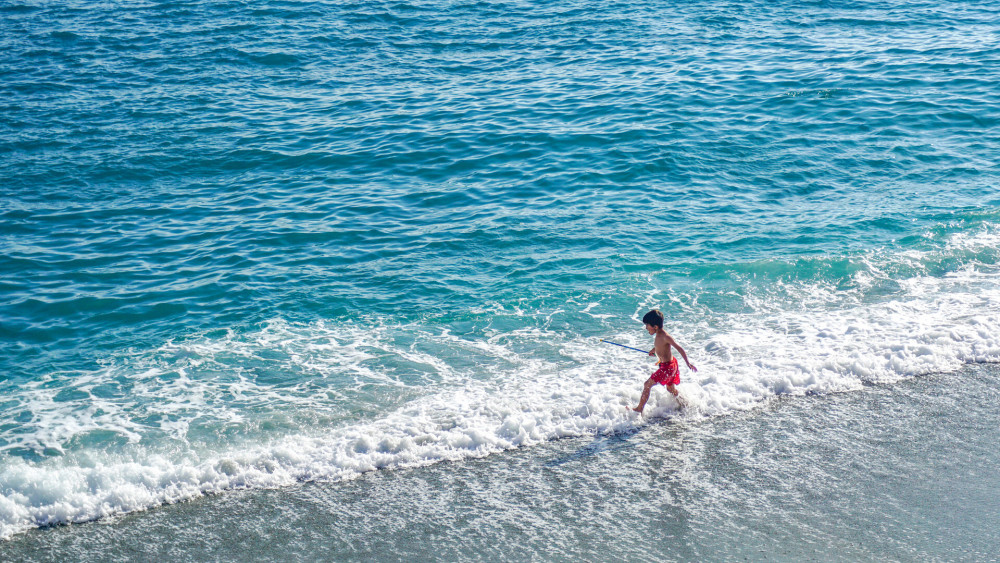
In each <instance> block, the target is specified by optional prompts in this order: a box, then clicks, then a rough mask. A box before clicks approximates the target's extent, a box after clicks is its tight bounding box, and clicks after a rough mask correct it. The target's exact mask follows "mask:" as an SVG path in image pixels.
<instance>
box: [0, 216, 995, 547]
mask: <svg viewBox="0 0 1000 563" xmlns="http://www.w3.org/2000/svg"><path fill="white" fill-rule="evenodd" d="M996 243H997V237H996V234H995V230H991V229H985V230H984V231H983V232H982V233H980V234H979V235H975V236H970V235H960V236H959V235H956V236H953V237H951V238H950V239H947V241H946V243H944V244H941V245H939V246H938V248H937V249H932V250H926V251H922V252H914V251H908V252H905V253H896V254H890V253H887V254H885V255H882V256H880V255H878V254H872V255H869V256H859V257H855V258H851V260H852V261H854V262H856V264H855V266H856V267H853V269H850V272H851V273H850V274H849V278H850V279H847V280H844V279H837V280H825V281H824V280H817V279H809V280H795V279H777V280H770V281H766V282H764V283H762V284H761V283H757V284H756V285H754V283H756V282H747V283H748V285H747V286H746V287H744V288H740V290H739V291H737V292H736V293H738V294H739V295H740V296H741V298H742V299H743V301H744V303H743V304H742V305H741V306H740V307H736V308H734V309H733V310H729V311H712V310H709V309H706V308H699V306H697V305H690V303H697V302H698V301H699V299H698V298H697V297H698V296H691V298H690V299H687V300H685V299H681V301H687V302H689V304H688V306H687V307H686V308H681V307H677V308H675V309H676V310H671V311H669V313H670V314H669V315H668V317H669V318H668V327H667V328H668V331H670V332H673V333H674V335H675V336H676V337H677V338H678V340H679V341H680V342H681V343H682V345H684V346H685V348H686V349H687V351H688V353H689V355H690V357H691V360H692V362H693V363H695V364H696V365H698V367H699V371H698V372H697V373H690V372H687V371H686V370H684V371H683V382H682V383H681V385H680V389H681V393H682V394H683V395H684V397H685V398H686V399H687V401H688V403H689V407H688V408H686V409H684V410H683V411H679V410H678V406H677V403H676V402H675V400H674V399H673V397H672V396H671V395H669V394H668V393H666V392H665V391H664V390H662V389H659V388H657V389H655V390H654V392H653V394H652V397H651V399H650V402H649V403H648V405H647V407H646V412H645V417H640V416H638V415H636V414H635V413H631V412H629V411H628V410H627V409H626V408H625V406H626V405H629V404H635V403H636V402H637V401H638V397H639V392H640V390H641V384H642V381H643V380H645V378H646V377H648V374H649V372H650V371H652V368H653V365H652V363H651V361H650V360H649V359H648V358H646V357H644V356H643V355H641V354H638V353H636V352H632V351H627V350H624V349H620V348H616V347H612V346H606V345H601V344H599V343H598V337H597V336H596V332H599V333H600V336H604V337H615V338H617V339H619V340H621V341H622V342H624V343H627V344H632V345H636V346H648V345H649V337H648V335H645V334H644V332H643V331H642V327H641V324H639V323H638V322H637V321H636V318H635V317H636V315H633V318H632V319H626V318H625V315H622V313H621V311H620V310H614V309H613V307H614V306H607V305H606V304H605V303H604V302H602V300H601V299H600V298H597V299H596V300H594V299H582V300H574V299H567V303H572V304H573V306H572V307H571V306H570V305H566V306H564V307H562V308H560V309H559V310H555V311H544V312H538V313H537V314H532V313H531V312H530V311H527V310H525V309H524V308H523V307H513V306H511V307H505V306H502V305H497V306H491V307H484V309H483V311H482V312H480V313H478V314H477V315H479V316H482V317H485V319H486V321H487V322H485V324H484V325H482V326H485V328H482V329H477V330H472V331H466V332H465V333H463V335H457V334H454V333H453V332H452V328H454V327H452V326H451V325H447V324H434V323H425V324H419V323H418V324H413V325H392V324H391V323H389V322H388V321H385V320H374V321H372V322H369V323H355V324H340V325H334V324H332V323H331V324H324V323H314V324H295V323H287V322H283V321H275V322H273V323H270V324H269V325H268V326H266V327H263V328H261V329H260V330H258V331H256V332H249V333H247V334H242V335H241V334H236V333H228V334H225V335H221V336H210V337H205V338H200V339H190V340H188V341H185V342H175V343H169V344H167V345H165V346H164V347H162V348H161V349H159V350H155V351H151V352H146V353H138V354H136V355H135V356H128V355H126V356H124V357H123V358H119V359H118V360H116V361H113V362H110V363H109V365H107V366H105V368H104V369H102V370H98V371H96V372H94V373H88V374H72V375H73V377H69V375H67V374H53V375H52V376H50V377H48V378H45V379H43V380H40V381H39V382H36V383H33V384H31V385H28V386H26V388H25V389H23V390H22V392H21V393H20V394H18V396H17V397H15V398H13V399H11V400H14V401H18V402H19V407H18V408H23V409H25V410H26V411H30V412H31V413H33V416H32V418H31V420H30V421H26V422H24V423H23V424H22V425H21V426H19V432H18V433H13V432H6V433H5V434H4V439H5V441H6V444H7V445H6V446H5V447H4V450H3V453H4V455H5V457H4V458H3V466H2V469H0V493H2V495H0V537H3V538H8V537H10V536H11V535H12V534H15V533H18V532H20V531H23V530H26V529H30V528H32V527H37V526H43V525H48V524H56V523H70V522H82V521H87V520H93V519H96V518H101V517H105V516H110V515H115V514H122V513H126V512H130V511H135V510H142V509H147V508H150V507H154V506H157V505H161V504H164V503H172V502H177V501H181V500H185V499H191V498H194V497H198V496H201V495H205V494H211V493H218V492H223V491H227V490H233V489H244V488H265V487H282V486H287V485H292V484H295V483H298V482H302V481H311V480H327V481H337V480H345V479H352V478H355V477H357V476H359V475H361V474H363V473H365V472H368V471H373V470H378V469H394V468H404V467H417V466H423V465H428V464H433V463H436V462H439V461H442V460H461V459H468V458H472V457H482V456H487V455H490V454H493V453H496V452H501V451H505V450H509V449H512V448H518V447H524V446H531V445H536V444H541V443H544V442H546V441H550V440H555V439H559V438H563V437H572V436H586V435H593V434H600V433H613V432H625V431H631V430H633V429H635V428H636V427H639V426H642V425H644V424H648V423H649V422H650V421H651V420H655V419H657V418H659V417H664V416H670V417H672V416H682V417H690V418H698V417H704V416H720V415H726V414H727V413H731V412H733V411H745V410H749V409H754V408H757V407H759V406H760V405H761V404H763V403H765V402H767V401H768V400H769V399H771V398H773V397H775V396H778V395H803V394H810V393H820V394H822V393H834V392H844V391H851V390H855V389H859V388H861V387H862V386H865V385H873V384H883V383H891V382H895V381H899V380H901V379H903V378H907V377H913V376H920V375H925V374H931V373H949V372H953V371H955V370H957V369H958V368H960V367H961V366H962V365H963V364H965V363H971V362H998V361H1000V320H998V319H1000V314H998V313H1000V310H998V309H1000V307H998V304H1000V272H998V268H997V262H998V261H1000V258H998V257H997V256H995V254H996V252H995V248H996ZM838 260H839V261H843V260H844V259H838ZM942 264H944V265H945V266H944V267H942ZM900 272H905V275H901V274H900ZM671 297H672V296H669V295H667V294H665V293H663V292H657V291H654V292H652V293H651V294H649V295H648V296H646V297H645V298H643V297H637V298H636V300H637V301H644V302H643V303H642V307H641V308H640V309H638V310H637V311H638V312H639V313H641V312H642V310H643V309H645V308H646V307H647V306H652V305H658V304H662V303H666V302H668V301H669V299H670V298H671ZM608 301H613V302H614V303H619V301H614V300H612V299H611V298H609V299H608ZM608 307H611V308H608ZM563 309H565V310H563ZM561 315H568V316H566V317H563V316H561ZM572 315H577V316H576V317H573V316H572ZM579 315H584V316H586V318H587V319H591V320H590V321H587V322H589V323H591V325H590V326H589V327H587V328H588V329H590V330H592V331H595V332H594V334H595V336H593V337H584V336H580V335H578V334H576V333H575V332H573V331H575V330H578V327H576V326H575V325H574V324H573V323H570V322H565V324H563V321H562V320H561V319H567V318H574V319H578V318H580V317H579ZM554 326H570V327H572V328H568V329H562V330H557V329H554V328H552V327H554ZM26 451H29V452H33V454H32V455H26V454H25V452H26ZM45 452H49V453H45Z"/></svg>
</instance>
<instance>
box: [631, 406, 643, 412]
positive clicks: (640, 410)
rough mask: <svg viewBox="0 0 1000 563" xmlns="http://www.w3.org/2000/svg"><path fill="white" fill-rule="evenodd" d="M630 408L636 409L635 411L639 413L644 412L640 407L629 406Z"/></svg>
mask: <svg viewBox="0 0 1000 563" xmlns="http://www.w3.org/2000/svg"><path fill="white" fill-rule="evenodd" d="M628 410H630V411H635V412H638V413H641V412H642V409H640V408H639V407H629V408H628Z"/></svg>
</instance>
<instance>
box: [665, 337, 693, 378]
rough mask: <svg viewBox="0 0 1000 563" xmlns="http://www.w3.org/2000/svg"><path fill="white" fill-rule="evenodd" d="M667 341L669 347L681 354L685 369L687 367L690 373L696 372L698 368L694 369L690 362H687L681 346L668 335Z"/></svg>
mask: <svg viewBox="0 0 1000 563" xmlns="http://www.w3.org/2000/svg"><path fill="white" fill-rule="evenodd" d="M667 341H668V343H669V344H670V345H671V346H673V347H674V348H676V349H677V351H678V352H680V353H681V357H682V358H684V363H685V364H687V367H688V369H689V370H691V371H698V368H696V367H694V365H692V364H691V362H690V360H688V355H687V353H686V352H685V351H684V348H681V345H680V344H678V343H677V341H676V340H674V339H673V337H671V336H669V335H668V336H667Z"/></svg>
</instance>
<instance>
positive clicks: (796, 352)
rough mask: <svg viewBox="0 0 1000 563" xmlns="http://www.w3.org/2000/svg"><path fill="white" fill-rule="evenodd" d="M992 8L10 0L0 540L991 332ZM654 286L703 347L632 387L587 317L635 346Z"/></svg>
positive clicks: (367, 467) (444, 464) (3, 149)
mask: <svg viewBox="0 0 1000 563" xmlns="http://www.w3.org/2000/svg"><path fill="white" fill-rule="evenodd" d="M997 31H998V29H997V19H996V18H995V14H994V13H993V10H991V9H989V7H988V6H984V5H980V4H978V3H963V2H949V3H942V2H926V3H916V4H914V3H905V4H904V3H892V2H890V3H878V4H874V3H864V2H844V3H838V4H831V3H827V2H805V3H803V2H795V3H792V2H777V3H775V2H749V3H722V2H694V3H685V4H684V5H675V4H674V3H671V2H644V3H642V4H636V3H630V2H612V3H607V2H605V3H600V4H593V3H587V2H566V3H557V4H551V3H549V4H536V3H531V2H509V3H484V2H452V3H430V2H427V3H423V2H378V1H361V2H353V3H336V4H333V5H331V4H326V3H317V2H310V1H301V2H298V1H282V2H263V3H257V4H255V5H253V6H248V5H247V4H245V3H241V2H211V3H199V2H166V3H158V4H153V3H142V2H124V3H94V2H89V1H78V2H70V3H59V4H45V3H27V2H14V3H9V2H8V3H6V4H3V5H2V6H0V100H3V101H2V102H0V108H2V110H0V226H2V230H0V296H2V299H0V394H2V396H3V397H4V398H3V400H2V401H0V420H3V421H4V422H3V423H2V424H0V537H2V538H5V539H11V538H14V539H16V538H18V537H19V536H18V534H21V533H24V532H28V531H31V530H34V529H36V528H38V527H40V526H48V525H52V524H63V523H68V522H71V523H81V522H89V521H93V520H100V519H102V518H121V519H122V520H121V521H122V522H129V521H131V520H129V518H130V516H122V515H126V514H132V515H136V517H140V516H141V517H143V518H144V517H145V516H142V515H144V514H145V511H149V510H152V511H153V514H174V513H176V512H175V511H183V510H186V508H183V507H184V506H189V505H179V506H168V507H166V508H164V506H165V505H172V503H177V502H180V501H196V502H195V504H192V505H190V506H192V507H193V506H200V505H199V504H198V502H197V501H198V499H203V498H204V497H205V496H206V495H215V494H221V495H222V497H221V498H222V499H223V500H222V501H218V502H228V501H226V500H225V499H227V498H230V496H231V497H232V498H233V499H241V498H245V495H248V494H249V495H251V497H252V496H253V495H256V494H261V495H264V497H266V498H269V499H271V500H269V501H267V502H268V503H270V504H269V505H273V506H279V507H280V506H284V505H283V504H282V503H283V502H284V501H281V500H280V499H275V498H273V497H272V496H269V495H275V494H278V495H280V494H284V493H280V492H279V493H269V492H259V491H266V490H272V489H273V490H277V491H286V492H287V491H290V490H299V489H298V488H299V487H302V483H316V485H315V486H308V487H305V488H302V489H301V490H303V491H320V490H323V491H333V492H329V493H323V494H332V495H337V494H340V493H337V492H336V491H338V489H337V488H336V487H337V486H343V487H347V489H345V490H350V487H353V486H354V485H352V483H364V482H368V481H367V480H370V479H375V480H376V482H377V481H378V480H379V479H388V480H390V481H391V480H392V479H398V478H402V477H399V476H398V475H403V474H407V475H409V474H410V473H409V472H411V471H416V468H436V469H433V470H432V473H431V474H435V473H433V472H439V471H445V470H449V469H452V468H466V467H470V468H475V467H480V468H483V469H482V471H486V472H491V471H500V468H502V467H506V466H505V464H508V463H511V462H509V461H507V460H510V459H521V460H523V462H524V463H525V464H526V465H524V466H522V468H523V469H524V470H525V471H529V472H532V471H533V469H532V467H533V466H532V465H531V463H536V464H539V463H541V464H543V463H544V462H543V461H541V459H534V458H533V457H532V456H538V457H539V458H541V457H545V456H551V455H555V454H552V453H551V451H552V448H555V449H559V448H562V447H563V446H562V445H561V444H563V441H564V440H566V441H572V440H577V441H581V442H582V443H589V442H590V441H594V440H596V441H597V443H598V444H601V443H602V442H601V440H611V439H612V438H611V437H616V436H632V435H638V436H641V435H643V434H644V433H647V432H651V431H656V430H650V428H651V427H652V428H654V429H655V428H659V426H658V424H659V423H658V422H655V421H657V420H662V419H663V418H665V417H669V418H670V419H671V420H672V421H673V422H672V423H671V424H672V425H673V424H680V425H682V426H684V427H685V428H687V427H690V426H691V425H694V427H697V426H698V425H700V424H727V422H726V421H729V420H731V421H732V422H731V423H732V424H736V423H737V422H736V421H740V420H744V418H743V417H745V416H747V415H746V413H756V412H759V411H760V410H761V409H766V408H770V406H769V405H773V404H774V403H775V402H776V401H778V402H780V401H781V400H783V398H791V397H795V398H802V397H809V398H807V399H802V400H804V401H805V402H804V403H803V404H811V403H810V401H815V400H822V399H823V398H826V397H841V395H838V393H844V394H846V395H844V396H846V397H855V396H857V397H866V396H868V395H867V394H868V393H871V392H872V391H871V389H872V388H877V389H888V390H890V391H883V392H891V393H894V392H896V391H895V390H896V389H897V387H898V386H904V387H905V386H907V385H913V383H912V381H913V380H914V379H915V378H916V379H920V378H926V377H928V376H933V377H953V376H955V374H957V373H960V370H963V369H975V368H976V366H987V365H990V364H994V363H997V362H1000V336H998V335H1000V306H998V303H1000V250H998V248H1000V244H998V243H1000V195H998V191H997V185H998V182H997V180H998V170H997V167H996V164H995V155H996V154H997V150H998V149H1000V142H998V134H1000V127H998V126H997V125H998V124H1000V103H998V102H1000V99H998V97H997V93H996V88H995V84H996V83H998V82H1000V65H998V64H997V61H998V60H1000V57H998V55H1000V50H998V49H997V47H996V43H995V41H992V40H991V39H990V38H992V37H994V36H995V35H996V33H997ZM652 307H659V308H662V309H663V310H664V311H665V312H666V314H667V329H668V331H670V332H672V333H673V334H674V336H675V337H677V339H678V341H680V342H681V344H682V345H683V346H684V347H685V348H686V349H687V351H689V352H690V354H691V356H692V361H693V362H694V363H695V364H696V365H698V367H699V368H700V369H699V371H698V372H697V373H690V372H687V371H685V372H684V373H683V375H682V377H683V383H682V384H681V390H682V392H683V393H684V394H685V395H686V396H687V397H688V398H689V399H690V400H691V404H692V408H691V409H689V410H688V411H687V412H686V413H684V414H678V413H677V410H676V404H675V403H674V402H673V400H672V399H670V398H669V397H668V396H667V395H665V394H662V393H657V394H654V397H653V399H652V400H651V402H650V405H649V406H648V407H647V413H646V414H647V418H639V417H637V416H635V415H630V414H628V413H627V412H626V411H625V409H624V408H623V405H625V404H628V403H632V402H635V401H636V400H637V398H638V393H639V390H640V388H641V382H642V381H643V380H644V379H645V377H647V374H648V373H649V372H650V371H652V366H651V365H650V364H649V363H648V360H647V359H645V358H643V357H642V356H639V355H637V354H636V353H634V352H630V351H627V350H624V349H619V348H615V347H611V346H607V345H603V344H600V342H599V340H600V339H601V338H606V339H610V340H615V341H619V342H622V343H624V344H628V345H632V346H648V335H646V334H645V333H644V332H643V331H642V326H641V323H639V321H638V319H639V318H641V316H642V314H643V313H644V312H645V311H646V310H648V309H649V308H652ZM969 366H973V367H972V368H970V367H969ZM977 373H978V372H977ZM984 373H985V372H984ZM990 373H991V372H990ZM796 400H799V399H796ZM837 400H841V399H837ZM845 400H846V399H845ZM796 404H798V403H796ZM898 408H901V409H904V411H905V409H906V408H908V407H906V406H905V404H904V405H900V406H899V407H898ZM904 414H905V412H902V413H895V414H894V415H893V417H902V418H900V420H903V419H905V416H904ZM651 420H652V421H654V422H652V423H651V422H650V421H651ZM706 420H710V421H712V422H711V423H706V422H705V421H706ZM764 424H770V423H769V422H767V423H764ZM670 428H673V426H670ZM632 442H633V440H625V443H627V444H631V443H632ZM554 444H560V445H554ZM581 447H583V446H581ZM597 447H598V448H600V447H603V446H600V445H598V446H597ZM720 447H721V446H720ZM511 450H516V453H513V454H511V453H509V452H511ZM505 452H507V453H505ZM438 466H440V467H438ZM376 470H381V471H380V472H379V473H377V474H376V475H377V476H372V472H373V471H376ZM791 470H792V468H790V467H786V468H785V471H791ZM462 471H465V469H462ZM504 471H507V470H504ZM556 471H557V470H556ZM691 471H693V472H695V473H697V471H696V470H695V469H691ZM509 472H514V473H516V471H515V470H514V469H510V470H509ZM525 478H527V476H525ZM817 478H819V477H817ZM359 479H360V480H359ZM440 479H442V481H439V482H434V481H432V482H430V484H428V485H427V487H428V489H427V490H428V491H433V490H437V489H436V488H435V487H436V485H435V483H447V480H446V478H445V477H441V478H440ZM512 479H514V480H515V481H516V479H517V478H512ZM607 479H611V480H612V481H614V479H613V478H612V477H611V476H608V477H607ZM622 479H626V477H622ZM751 481H752V479H751ZM338 484H339V485H338ZM612 485H613V484H612ZM612 485H607V484H604V485H603V486H612ZM331 487H332V488H331ZM438 488H440V487H438ZM826 490H827V494H828V495H834V492H833V491H832V490H829V489H826ZM241 491H249V492H241ZM254 491H257V492H254ZM317 494H319V493H317ZM539 494H542V492H539ZM677 494H681V493H677ZM733 495H735V493H727V494H725V495H723V497H727V498H728V497H732V496H733ZM789 495H790V496H788V497H787V498H788V499H789V502H792V503H794V502H799V503H800V504H799V507H798V508H797V509H795V510H797V511H798V512H797V514H799V515H800V516H801V515H804V514H806V513H808V512H809V507H810V506H811V505H812V504H811V503H813V501H814V500H815V499H814V498H813V497H810V496H808V495H804V494H799V493H796V494H792V493H789ZM293 496H295V497H296V498H298V493H295V494H294V495H293ZM834 496H835V495H834ZM254 498H256V497H254ZM736 498H739V497H738V495H736ZM211 502H216V501H211ZM288 502H293V501H291V500H290V501H288ZM294 502H298V501H294ZM455 502H460V501H458V500H456V501H455ZM525 502H528V503H536V504H538V505H539V506H557V505H558V503H557V502H556V501H555V500H554V499H551V498H548V497H546V496H545V495H542V496H540V497H537V498H536V497H531V498H530V499H528V500H526V501H525ZM844 502H848V503H850V502H854V501H851V500H845V501H844ZM552 503H556V504H552ZM709 506H711V507H713V510H718V511H720V512H719V514H717V515H716V516H715V518H717V519H719V518H725V517H728V515H729V514H730V513H731V512H732V511H734V510H736V509H735V508H733V507H732V506H730V505H728V504H726V502H724V499H717V502H716V503H715V504H712V503H709ZM753 509H754V507H753V506H748V507H746V510H753ZM454 510H456V511H457V510H459V507H458V506H457V505H456V506H455V508H454ZM788 510H790V511H793V512H794V510H793V509H792V508H788ZM751 513H753V514H758V513H759V512H751ZM445 514H449V513H448V512H447V511H445ZM456 514H459V513H458V512H455V513H452V514H451V515H452V516H455V515H456ZM523 516H524V517H525V518H529V519H530V518H534V516H531V514H530V511H526V512H525V513H524V514H523ZM917 517H918V516H916V515H912V518H917ZM702 518H707V520H706V521H708V522H715V521H716V520H712V518H711V517H709V516H704V515H703V516H702ZM802 518H807V516H802ZM115 521H116V522H117V521H118V520H115ZM184 522H187V520H184ZM910 524H912V523H909V524H908V523H904V524H901V526H903V527H901V528H898V529H900V530H905V529H908V528H906V527H905V526H906V525H910ZM608 525H609V526H610V525H611V524H610V523H608ZM114 526H117V524H114ZM73 529H75V528H73ZM95 529H101V528H99V525H98V527H96V528H95ZM115 529H118V528H115ZM60 530H61V529H60ZM42 533H43V534H44V533H45V532H42ZM501 533H502V531H497V530H494V533H493V534H492V535H488V536H484V540H483V541H484V545H485V544H490V545H493V543H492V540H488V539H485V538H490V537H498V536H497V534H501ZM566 533H567V534H570V533H571V532H569V531H567V532H566ZM984 534H987V535H988V532H984ZM32 537H53V538H54V537H55V534H50V535H44V536H38V535H34V536H32ZM984 537H985V536H984ZM560 541H561V542H562V543H561V544H560V545H563V546H564V548H565V549H566V550H568V552H572V551H573V550H582V549H585V548H584V547H583V546H585V545H589V544H586V543H582V544H580V546H576V547H574V544H573V541H572V540H571V538H569V536H567V537H566V538H564V539H562V540H560ZM580 541H583V540H580ZM824 541H825V540H824ZM893 541H895V540H893ZM637 543H640V542H637ZM973 543H975V542H973ZM497 545H499V544H497ZM397 547H399V549H402V551H400V553H404V552H405V548H403V547H402V546H397ZM395 548H396V547H393V548H391V549H395ZM192 549H194V548H192ZM232 549H236V550H238V549H239V548H238V547H236V546H233V547H232ZM359 549H360V548H359ZM391 549H390V548H387V551H384V552H382V554H381V555H387V554H388V553H389V551H388V550H391ZM412 549H430V547H429V546H426V545H425V546H424V547H419V546H416V547H413V548H412ZM532 549H541V548H540V547H535V548H532ZM623 549H624V548H623ZM359 553H360V552H359ZM630 553H631V552H630ZM636 553H639V552H636ZM691 553H692V557H696V556H699V557H700V556H701V554H700V553H695V552H691ZM893 553H895V552H893ZM183 554H184V552H183V550H182V551H180V552H178V555H179V556H181V557H183ZM546 555H547V556H549V555H552V554H551V553H546ZM218 556H219V557H225V555H218ZM636 557H638V555H636ZM677 557H679V558H681V559H684V558H687V557H686V556H685V555H684V554H683V553H681V555H678V556H677ZM900 557H901V556H900Z"/></svg>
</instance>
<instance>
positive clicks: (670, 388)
mask: <svg viewBox="0 0 1000 563" xmlns="http://www.w3.org/2000/svg"><path fill="white" fill-rule="evenodd" d="M667 391H670V394H671V395H673V396H674V398H675V399H677V405H678V406H680V407H681V408H684V406H685V403H684V400H683V399H681V392H680V391H678V390H677V387H675V386H673V385H667Z"/></svg>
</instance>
